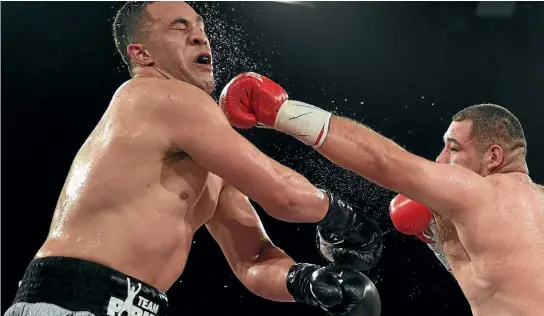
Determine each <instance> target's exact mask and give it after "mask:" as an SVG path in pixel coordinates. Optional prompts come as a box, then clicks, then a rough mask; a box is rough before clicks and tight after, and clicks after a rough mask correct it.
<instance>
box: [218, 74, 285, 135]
mask: <svg viewBox="0 0 544 316" xmlns="http://www.w3.org/2000/svg"><path fill="white" fill-rule="evenodd" d="M287 98H288V97H287V92H285V90H284V89H283V88H282V87H280V86H279V85H278V84H277V83H275V82H274V81H272V80H270V79H268V78H266V77H265V76H261V75H259V74H256V73H253V72H246V73H243V74H240V75H238V76H236V77H235V78H234V79H232V80H231V81H230V82H229V83H228V84H227V85H226V86H225V88H224V89H223V91H222V92H221V96H220V97H219V106H220V107H221V109H222V110H223V112H224V113H225V115H226V117H227V119H228V120H229V122H230V123H231V124H232V125H233V126H235V127H238V128H251V127H253V126H255V125H256V124H257V123H261V124H264V125H266V126H274V122H275V121H276V117H277V115H278V111H279V109H280V107H281V106H282V105H283V104H284V102H285V101H287Z"/></svg>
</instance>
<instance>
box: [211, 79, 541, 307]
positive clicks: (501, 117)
mask: <svg viewBox="0 0 544 316" xmlns="http://www.w3.org/2000/svg"><path fill="white" fill-rule="evenodd" d="M220 106H221V107H222V108H223V110H224V112H225V113H226V115H227V117H228V118H229V121H230V122H231V124H233V125H234V126H237V127H240V128H250V127H253V126H255V125H259V126H264V127H268V128H274V129H276V130H278V131H281V132H284V133H288V134H290V135H293V136H295V137H296V138H297V139H299V140H301V141H303V142H304V143H306V144H308V145H312V146H313V147H314V148H315V149H316V150H317V151H319V152H320V153H321V154H323V155H324V156H325V157H327V158H328V159H330V160H331V161H332V162H334V163H336V164H337V165H339V166H341V167H344V168H346V169H349V170H351V171H354V172H356V173H358V174H360V175H361V176H363V177H365V178H367V179H369V180H370V181H373V182H375V183H377V184H379V185H382V186H384V187H386V188H388V189H391V190H393V191H395V192H398V193H400V194H402V195H403V196H400V197H397V198H396V199H395V200H394V201H393V203H392V205H391V215H392V217H393V221H394V222H395V226H396V227H397V228H399V229H400V230H401V231H403V232H405V233H409V234H414V235H417V236H418V237H419V238H421V239H423V240H424V241H426V242H429V243H431V244H432V246H433V250H435V251H436V252H437V254H438V255H439V258H441V259H446V260H443V261H444V263H445V265H446V266H449V268H451V271H452V273H453V275H454V276H455V278H456V279H457V281H458V283H459V284H460V286H461V288H462V290H463V292H464V294H465V296H466V297H467V299H468V301H469V302H470V305H471V307H472V311H473V313H474V314H475V315H534V316H537V315H544V304H543V302H544V189H543V187H542V186H540V185H538V184H536V183H534V182H533V181H532V180H531V178H530V177H529V175H528V168H527V164H526V161H525V156H526V152H527V144H526V140H525V136H524V133H523V129H522V127H521V124H520V123H519V121H518V119H517V118H516V117H515V116H514V115H513V114H512V113H511V112H509V111H508V110H506V109H505V108H503V107H500V106H497V105H493V104H481V105H475V106H471V107H468V108H466V109H464V110H463V111H461V112H459V113H458V114H456V115H455V116H454V117H453V122H452V123H451V125H450V127H449V129H448V131H447V132H446V134H445V136H444V143H445V147H444V149H443V150H442V152H441V153H440V155H439V156H438V158H437V159H436V162H432V161H428V160H426V159H424V158H421V157H418V156H416V155H413V154H411V153H409V152H407V151H406V150H404V149H403V148H402V147H400V146H398V145H397V144H395V143H394V142H392V141H391V140H389V139H387V138H385V137H383V136H381V135H380V134H378V133H376V132H374V131H373V130H371V129H370V128H369V127H367V126H364V125H362V124H359V123H356V122H353V121H351V120H349V119H345V118H341V117H337V116H332V115H331V113H329V112H327V111H325V110H323V109H320V108H318V107H315V106H313V105H309V104H306V103H303V102H298V101H294V100H289V99H288V96H287V93H286V92H285V90H283V88H281V87H280V86H279V85H278V84H276V83H274V82H273V81H271V80H270V79H268V78H266V77H263V76H260V75H257V74H254V73H251V74H249V75H248V74H241V75H239V76H237V77H236V78H234V79H233V80H231V82H229V84H228V85H227V86H226V88H225V89H224V90H223V93H222V95H221V99H220ZM406 197H407V198H406ZM413 201H418V202H419V203H416V202H413ZM431 210H432V213H431ZM433 214H434V216H433ZM433 217H434V221H431V219H432V218H433ZM429 225H430V227H429ZM442 252H443V254H444V255H445V257H441V253H442Z"/></svg>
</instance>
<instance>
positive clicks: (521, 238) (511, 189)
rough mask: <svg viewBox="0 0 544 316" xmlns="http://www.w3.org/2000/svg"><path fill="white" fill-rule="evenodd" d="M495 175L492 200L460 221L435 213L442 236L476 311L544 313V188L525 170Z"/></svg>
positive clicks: (484, 312)
mask: <svg viewBox="0 0 544 316" xmlns="http://www.w3.org/2000/svg"><path fill="white" fill-rule="evenodd" d="M491 177H493V180H492V181H493V183H494V185H495V186H496V192H497V194H496V197H495V199H494V201H491V202H490V203H489V204H488V206H482V208H481V209H478V210H475V211H474V212H471V213H470V214H467V215H466V218H465V219H464V220H462V221H461V222H460V223H457V224H456V227H454V226H453V224H451V222H449V221H447V220H445V219H443V218H441V217H440V216H436V226H437V231H439V232H438V236H439V238H438V239H439V241H440V243H441V244H442V247H443V250H444V252H445V253H446V255H447V257H448V262H449V264H450V265H451V268H452V271H453V274H454V275H455V278H456V279H457V281H458V282H459V284H460V286H461V288H462V290H463V292H464V294H465V296H466V297H467V299H468V300H469V302H470V303H471V306H472V310H473V313H474V315H535V316H536V315H544V304H543V302H544V273H543V272H544V192H543V190H542V187H540V186H538V185H535V184H534V183H533V182H532V181H531V180H530V179H529V177H528V176H527V175H524V174H497V175H493V176H491ZM453 228H456V229H453Z"/></svg>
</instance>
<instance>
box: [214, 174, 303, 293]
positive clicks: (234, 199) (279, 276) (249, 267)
mask: <svg viewBox="0 0 544 316" xmlns="http://www.w3.org/2000/svg"><path fill="white" fill-rule="evenodd" d="M206 227H207V228H208V230H209V231H210V233H211V235H212V236H213V238H214V239H215V240H216V241H217V243H218V244H219V246H220V247H221V250H222V251H223V253H224V254H225V257H226V258H227V261H228V263H229V265H230V266H231V268H232V271H233V272H234V274H235V275H236V277H237V278H238V279H239V280H240V281H241V282H242V283H243V284H244V286H245V287H246V288H247V289H248V290H250V291H251V292H253V293H255V294H256V295H258V296H261V297H263V298H266V299H269V300H273V301H280V302H293V301H294V300H293V297H292V296H291V295H290V294H289V292H288V291H287V283H286V279H287V271H288V270H289V268H290V267H291V266H292V265H293V264H294V261H293V259H291V258H290V257H289V256H288V255H287V254H285V253H284V252H283V251H282V250H281V249H279V248H277V247H275V246H274V245H273V244H272V242H271V241H270V239H269V238H268V236H267V235H266V232H265V230H264V228H263V226H262V223H261V221H260V219H259V217H258V215H257V213H256V212H255V210H254V209H253V206H251V204H250V203H249V200H248V199H247V198H246V197H245V196H244V195H243V194H242V193H240V192H239V191H238V190H236V189H235V188H234V187H232V186H231V185H227V186H225V188H224V189H223V190H222V192H221V194H220V196H219V201H218V205H217V209H216V211H215V214H214V216H213V217H212V219H211V220H210V221H209V222H208V223H207V224H206Z"/></svg>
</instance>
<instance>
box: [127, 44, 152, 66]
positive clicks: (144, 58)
mask: <svg viewBox="0 0 544 316" xmlns="http://www.w3.org/2000/svg"><path fill="white" fill-rule="evenodd" d="M127 55H128V56H129V57H130V58H131V59H132V61H133V62H134V63H135V64H137V65H140V66H149V65H150V64H151V63H153V58H152V57H151V55H150V54H149V52H148V51H147V50H146V49H144V45H143V44H129V45H128V46H127Z"/></svg>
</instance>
